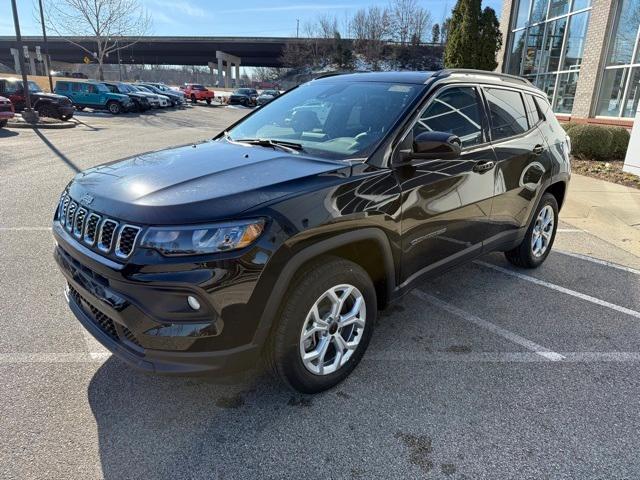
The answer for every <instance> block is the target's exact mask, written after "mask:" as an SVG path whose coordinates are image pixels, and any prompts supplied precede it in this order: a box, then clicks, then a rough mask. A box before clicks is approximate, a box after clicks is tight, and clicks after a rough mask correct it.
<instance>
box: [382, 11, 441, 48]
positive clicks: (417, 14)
mask: <svg viewBox="0 0 640 480" xmlns="http://www.w3.org/2000/svg"><path fill="white" fill-rule="evenodd" d="M389 14H390V18H391V25H392V31H393V38H394V40H396V41H397V42H399V43H400V44H401V45H406V44H408V43H414V44H417V43H420V42H421V41H422V39H423V37H424V35H425V33H426V32H427V30H428V28H429V27H430V26H431V14H430V13H429V12H428V11H427V10H425V9H424V8H422V7H421V6H419V5H418V3H417V1H416V0H391V4H390V7H389Z"/></svg>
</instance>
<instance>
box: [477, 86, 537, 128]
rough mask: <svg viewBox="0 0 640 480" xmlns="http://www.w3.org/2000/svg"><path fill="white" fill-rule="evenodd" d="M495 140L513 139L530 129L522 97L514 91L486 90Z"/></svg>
mask: <svg viewBox="0 0 640 480" xmlns="http://www.w3.org/2000/svg"><path fill="white" fill-rule="evenodd" d="M484 91H485V96H486V98H487V102H488V103H489V115H490V116H491V137H492V139H493V140H500V139H502V138H507V137H511V136H513V135H517V134H519V133H522V132H526V131H527V130H528V128H529V125H528V123H527V114H526V110H525V107H524V102H523V100H522V95H520V93H518V92H516V91H514V90H503V89H500V88H486V89H485V90H484Z"/></svg>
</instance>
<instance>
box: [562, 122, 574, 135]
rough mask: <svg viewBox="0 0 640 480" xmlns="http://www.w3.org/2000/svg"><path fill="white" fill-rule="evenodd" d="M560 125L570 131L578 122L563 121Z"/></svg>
mask: <svg viewBox="0 0 640 480" xmlns="http://www.w3.org/2000/svg"><path fill="white" fill-rule="evenodd" d="M560 125H561V126H562V128H564V131H565V132H567V133H569V130H571V129H572V128H573V127H575V126H576V125H578V124H577V123H575V122H566V123H561V124H560Z"/></svg>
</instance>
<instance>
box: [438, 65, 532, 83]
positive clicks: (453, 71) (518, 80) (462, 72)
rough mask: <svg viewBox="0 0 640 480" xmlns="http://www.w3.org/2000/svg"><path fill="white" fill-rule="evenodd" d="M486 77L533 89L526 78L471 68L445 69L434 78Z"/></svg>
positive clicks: (439, 71)
mask: <svg viewBox="0 0 640 480" xmlns="http://www.w3.org/2000/svg"><path fill="white" fill-rule="evenodd" d="M456 74H457V75H465V74H468V75H486V76H490V77H495V78H497V79H500V80H504V81H507V82H512V83H519V84H521V85H526V86H528V87H532V86H533V84H532V83H531V82H530V81H529V80H527V79H526V78H522V77H517V76H515V75H510V74H508V73H499V72H489V71H487V70H474V69H471V68H443V69H442V70H438V71H437V72H436V73H435V74H434V76H433V77H432V78H442V77H448V76H450V75H456Z"/></svg>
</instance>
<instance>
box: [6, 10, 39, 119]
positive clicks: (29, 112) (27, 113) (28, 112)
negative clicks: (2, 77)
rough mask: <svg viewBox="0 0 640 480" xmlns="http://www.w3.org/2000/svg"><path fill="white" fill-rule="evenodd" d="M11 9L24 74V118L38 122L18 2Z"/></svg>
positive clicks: (20, 63) (19, 58)
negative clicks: (26, 64)
mask: <svg viewBox="0 0 640 480" xmlns="http://www.w3.org/2000/svg"><path fill="white" fill-rule="evenodd" d="M11 8H12V9H13V25H14V27H15V29H16V47H17V49H18V62H19V65H20V72H21V73H22V89H23V93H24V104H25V109H24V111H23V112H22V118H23V119H24V120H25V121H26V122H29V123H36V122H37V121H38V114H37V113H36V112H34V111H33V109H32V108H31V97H30V96H29V81H28V80H27V69H26V67H25V64H24V49H23V48H22V35H20V22H19V21H18V7H17V6H16V0H11Z"/></svg>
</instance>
